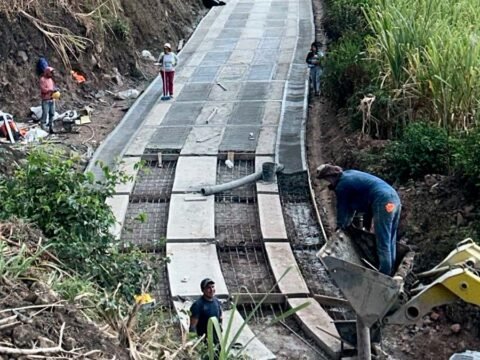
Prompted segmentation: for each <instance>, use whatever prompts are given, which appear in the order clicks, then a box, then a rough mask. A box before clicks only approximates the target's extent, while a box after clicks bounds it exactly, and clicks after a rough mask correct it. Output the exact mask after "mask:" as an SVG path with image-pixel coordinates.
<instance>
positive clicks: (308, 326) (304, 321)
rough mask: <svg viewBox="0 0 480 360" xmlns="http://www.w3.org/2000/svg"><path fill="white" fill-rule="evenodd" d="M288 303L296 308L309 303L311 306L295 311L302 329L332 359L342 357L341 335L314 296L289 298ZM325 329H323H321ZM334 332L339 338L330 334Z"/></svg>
mask: <svg viewBox="0 0 480 360" xmlns="http://www.w3.org/2000/svg"><path fill="white" fill-rule="evenodd" d="M287 301H288V304H289V305H290V307H292V308H294V307H297V306H299V305H301V304H304V303H305V302H308V303H309V306H308V307H306V308H305V309H302V310H300V311H298V312H296V313H295V315H294V316H295V317H296V318H297V319H298V320H299V323H300V326H301V327H302V330H303V331H305V332H306V333H307V334H308V335H309V336H310V337H311V338H312V339H313V340H314V341H315V342H316V343H317V345H318V346H320V347H321V348H322V349H323V350H324V351H326V352H327V353H328V355H329V356H330V357H331V358H332V359H339V358H340V351H341V343H340V341H339V340H338V338H339V337H340V335H339V334H338V331H337V329H336V327H335V325H334V324H333V320H332V318H331V317H330V316H329V315H328V314H327V312H326V311H325V310H324V309H323V308H322V307H321V306H320V304H319V303H318V302H316V301H315V300H314V299H312V298H304V299H301V298H298V299H292V298H289V299H288V300H287ZM319 327H320V328H321V329H324V330H325V331H322V330H320V329H319ZM327 332H328V333H329V334H333V335H335V336H336V337H337V338H335V337H333V336H331V335H328V334H327Z"/></svg>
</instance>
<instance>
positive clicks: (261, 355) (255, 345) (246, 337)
mask: <svg viewBox="0 0 480 360" xmlns="http://www.w3.org/2000/svg"><path fill="white" fill-rule="evenodd" d="M231 318H232V322H231V324H232V325H231V332H230V334H229V335H230V336H229V337H228V340H229V341H233V337H234V336H235V334H236V333H237V332H238V331H239V330H240V328H241V326H242V325H243V323H244V319H243V318H242V315H240V313H239V312H238V311H236V310H227V311H225V312H224V314H223V323H222V325H223V328H224V329H226V328H227V326H228V324H229V322H230V319H231ZM251 339H253V340H252V341H250V340H251ZM235 343H238V344H242V345H244V346H245V345H247V343H249V344H248V346H247V348H246V349H245V350H244V351H242V352H241V353H240V352H237V351H234V353H235V354H237V356H241V354H245V355H246V356H248V358H250V359H256V360H270V359H276V356H275V355H273V353H272V352H271V351H270V350H268V348H267V347H266V346H265V345H264V344H263V343H262V342H261V341H260V340H258V339H257V338H256V337H255V334H254V333H253V331H252V330H251V329H250V327H249V326H248V325H247V326H245V327H244V328H243V330H242V332H241V333H240V336H239V337H238V338H237V339H236V340H235Z"/></svg>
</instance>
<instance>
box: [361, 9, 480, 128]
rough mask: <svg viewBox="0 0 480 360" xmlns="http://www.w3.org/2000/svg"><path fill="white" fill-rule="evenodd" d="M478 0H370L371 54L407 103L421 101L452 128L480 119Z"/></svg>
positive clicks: (394, 93)
mask: <svg viewBox="0 0 480 360" xmlns="http://www.w3.org/2000/svg"><path fill="white" fill-rule="evenodd" d="M479 7H480V1H479V0H473V1H472V0H459V1H441V0H371V1H370V6H369V7H367V8H366V9H365V16H366V18H367V20H368V24H369V26H370V28H371V30H372V33H373V35H372V36H371V37H369V38H368V39H367V43H368V56H369V58H370V59H371V60H372V61H376V62H378V63H379V64H380V68H381V78H380V79H381V82H380V83H381V85H382V87H384V88H386V89H389V90H390V91H391V94H392V97H394V98H402V97H403V98H408V101H405V104H404V106H409V105H411V104H412V99H413V103H414V104H421V106H423V107H424V108H425V112H427V113H429V114H430V118H432V119H435V121H436V122H437V123H438V124H439V125H440V126H442V127H444V128H446V129H449V130H460V129H463V130H465V129H469V128H472V127H475V126H476V125H478V123H479V111H480V102H479V100H478V99H479V96H480V76H479V75H480V41H479V38H480V13H479V12H478V11H476V9H478V8H479Z"/></svg>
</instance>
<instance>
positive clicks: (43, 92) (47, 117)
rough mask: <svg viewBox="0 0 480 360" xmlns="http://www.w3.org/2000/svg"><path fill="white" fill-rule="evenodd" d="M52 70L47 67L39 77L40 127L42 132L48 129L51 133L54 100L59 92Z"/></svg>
mask: <svg viewBox="0 0 480 360" xmlns="http://www.w3.org/2000/svg"><path fill="white" fill-rule="evenodd" d="M53 72H54V70H53V68H52V67H50V66H49V67H47V68H46V69H45V71H44V72H43V74H42V76H41V77H40V96H41V98H42V119H41V126H42V128H43V129H44V130H47V128H48V129H49V132H50V133H53V117H54V116H55V98H58V96H59V94H60V93H59V92H58V91H57V89H56V87H55V82H54V81H53Z"/></svg>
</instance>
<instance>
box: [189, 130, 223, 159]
mask: <svg viewBox="0 0 480 360" xmlns="http://www.w3.org/2000/svg"><path fill="white" fill-rule="evenodd" d="M223 132H224V127H222V126H198V127H194V128H193V129H192V131H191V132H190V134H189V135H188V138H187V140H186V141H185V145H184V146H183V148H182V150H181V152H180V154H182V155H217V153H218V148H219V146H220V142H221V140H222V136H223Z"/></svg>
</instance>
